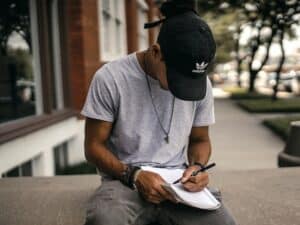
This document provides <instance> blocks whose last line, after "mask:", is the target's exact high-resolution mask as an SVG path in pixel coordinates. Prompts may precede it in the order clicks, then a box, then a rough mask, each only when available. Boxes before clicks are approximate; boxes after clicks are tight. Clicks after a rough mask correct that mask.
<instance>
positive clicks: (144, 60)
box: [136, 51, 157, 80]
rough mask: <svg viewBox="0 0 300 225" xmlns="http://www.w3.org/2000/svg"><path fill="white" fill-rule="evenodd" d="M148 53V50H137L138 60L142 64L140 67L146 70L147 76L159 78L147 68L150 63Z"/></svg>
mask: <svg viewBox="0 0 300 225" xmlns="http://www.w3.org/2000/svg"><path fill="white" fill-rule="evenodd" d="M146 54H147V51H141V52H137V53H136V57H137V60H138V62H139V64H140V67H141V68H142V69H143V71H144V72H145V74H146V75H147V76H150V77H152V78H153V79H155V80H157V78H156V77H155V76H154V75H152V74H150V73H149V71H148V70H147V68H148V66H147V65H148V64H147V57H146Z"/></svg>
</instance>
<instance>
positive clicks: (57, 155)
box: [54, 142, 68, 174]
mask: <svg viewBox="0 0 300 225" xmlns="http://www.w3.org/2000/svg"><path fill="white" fill-rule="evenodd" d="M54 162H55V174H61V172H62V171H63V169H64V168H66V167H67V166H68V143H67V142H64V143H62V144H60V145H58V146H56V147H55V148H54Z"/></svg>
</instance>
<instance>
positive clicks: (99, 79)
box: [81, 53, 215, 168]
mask: <svg viewBox="0 0 300 225" xmlns="http://www.w3.org/2000/svg"><path fill="white" fill-rule="evenodd" d="M146 76H148V75H146V74H145V72H144V71H143V69H142V68H141V67H140V65H139V63H138V60H137V57H136V53H132V54H130V55H127V56H125V57H122V58H120V59H118V60H115V61H112V62H109V63H107V64H105V65H104V66H102V67H101V68H100V69H99V70H98V71H97V72H96V73H95V75H94V77H93V79H92V82H91V84H90V88H89V91H88V95H87V98H86V101H85V104H84V107H83V109H82V111H81V114H82V115H84V116H86V117H89V118H93V119H98V120H104V121H108V122H113V128H112V132H111V135H110V138H109V140H108V148H109V149H110V151H111V152H112V153H113V154H114V155H115V156H116V157H117V158H118V159H119V160H121V161H122V162H124V163H130V164H133V165H138V166H141V165H149V166H156V167H175V168H179V167H182V166H183V164H184V163H185V162H186V150H187V146H188V139H189V135H190V132H191V129H192V127H199V126H208V125H211V124H213V123H214V122H215V117H214V101H213V95H212V87H211V83H210V81H209V79H207V92H206V97H205V98H204V99H203V100H201V101H183V100H180V99H178V98H175V104H174V113H173V119H172V122H171V128H170V133H169V143H167V142H166V141H165V140H164V138H165V136H166V135H165V133H164V131H163V130H162V128H161V126H160V124H159V122H158V118H157V115H156V113H155V111H154V107H153V104H152V102H151V97H150V92H149V88H148V86H147V80H146ZM148 78H149V81H150V86H151V90H152V98H153V102H154V104H155V106H156V109H157V112H158V116H159V120H160V121H161V123H162V125H163V127H164V129H165V130H166V131H167V130H168V128H169V123H170V118H171V112H172V100H173V95H172V94H171V92H170V91H166V90H163V89H161V87H160V86H159V83H158V81H157V80H155V79H153V78H151V77H150V76H148Z"/></svg>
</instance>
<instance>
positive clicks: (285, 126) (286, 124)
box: [263, 116, 300, 141]
mask: <svg viewBox="0 0 300 225" xmlns="http://www.w3.org/2000/svg"><path fill="white" fill-rule="evenodd" d="M299 120H300V116H288V117H282V118H274V119H266V120H264V121H263V124H264V125H265V126H266V127H268V128H270V129H271V130H272V131H273V132H274V133H275V134H277V135H278V136H279V137H281V138H282V139H283V140H284V141H286V140H287V138H288V136H289V131H290V123H291V122H292V121H299Z"/></svg>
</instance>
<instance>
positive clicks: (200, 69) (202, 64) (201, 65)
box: [192, 62, 208, 73]
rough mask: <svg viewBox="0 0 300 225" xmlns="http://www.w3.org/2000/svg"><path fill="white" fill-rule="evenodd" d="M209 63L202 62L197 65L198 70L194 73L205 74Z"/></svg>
mask: <svg viewBox="0 0 300 225" xmlns="http://www.w3.org/2000/svg"><path fill="white" fill-rule="evenodd" d="M207 66H208V63H205V62H202V63H201V64H199V63H196V69H194V70H192V72H193V73H203V72H205V69H206V67H207Z"/></svg>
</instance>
